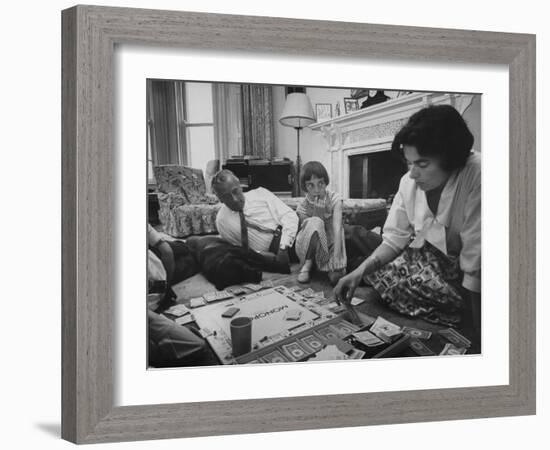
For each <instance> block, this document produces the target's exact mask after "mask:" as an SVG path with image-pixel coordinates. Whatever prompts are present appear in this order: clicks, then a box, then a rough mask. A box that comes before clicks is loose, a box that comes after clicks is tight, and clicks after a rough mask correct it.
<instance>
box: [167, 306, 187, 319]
mask: <svg viewBox="0 0 550 450" xmlns="http://www.w3.org/2000/svg"><path fill="white" fill-rule="evenodd" d="M164 312H165V313H166V314H171V315H172V316H176V317H180V316H184V315H185V314H188V313H190V311H189V308H187V306H185V305H182V304H178V305H174V306H171V307H170V308H168V309H167V310H166V311H164Z"/></svg>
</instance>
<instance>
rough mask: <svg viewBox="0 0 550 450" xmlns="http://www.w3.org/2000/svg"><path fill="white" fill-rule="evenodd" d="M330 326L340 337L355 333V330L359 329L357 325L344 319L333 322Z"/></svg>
mask: <svg viewBox="0 0 550 450" xmlns="http://www.w3.org/2000/svg"><path fill="white" fill-rule="evenodd" d="M330 326H331V328H332V329H333V330H334V331H336V333H338V335H339V336H340V337H342V338H345V337H348V336H349V335H350V334H352V333H355V332H356V331H357V330H359V327H357V326H356V325H353V324H352V323H349V322H347V321H345V320H342V321H340V322H336V323H333V324H332V325H330Z"/></svg>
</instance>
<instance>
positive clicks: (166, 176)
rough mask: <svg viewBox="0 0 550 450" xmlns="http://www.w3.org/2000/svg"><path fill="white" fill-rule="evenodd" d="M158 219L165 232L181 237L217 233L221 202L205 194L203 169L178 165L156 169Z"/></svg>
mask: <svg viewBox="0 0 550 450" xmlns="http://www.w3.org/2000/svg"><path fill="white" fill-rule="evenodd" d="M154 173H155V179H156V182H157V190H158V192H157V196H158V200H159V220H160V222H161V223H162V225H163V227H164V232H165V233H167V234H169V235H171V236H174V237H178V238H183V237H187V236H190V235H197V234H212V233H217V229H216V214H217V213H218V210H219V209H220V206H221V203H219V201H218V199H217V198H216V196H215V195H212V194H208V193H206V184H205V181H204V176H203V173H202V170H200V169H193V168H191V167H185V166H178V165H165V166H156V167H155V168H154Z"/></svg>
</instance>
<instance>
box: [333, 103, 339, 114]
mask: <svg viewBox="0 0 550 450" xmlns="http://www.w3.org/2000/svg"><path fill="white" fill-rule="evenodd" d="M334 113H335V115H336V117H339V116H340V102H336V106H335V107H334Z"/></svg>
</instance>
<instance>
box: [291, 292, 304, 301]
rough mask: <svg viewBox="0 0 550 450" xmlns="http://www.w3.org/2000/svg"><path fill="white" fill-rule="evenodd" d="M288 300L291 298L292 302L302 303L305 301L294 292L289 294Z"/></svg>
mask: <svg viewBox="0 0 550 450" xmlns="http://www.w3.org/2000/svg"><path fill="white" fill-rule="evenodd" d="M287 298H289V299H290V300H294V301H295V302H301V301H302V300H303V299H304V298H303V297H302V296H301V295H299V294H296V293H294V292H292V293H290V294H287Z"/></svg>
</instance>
